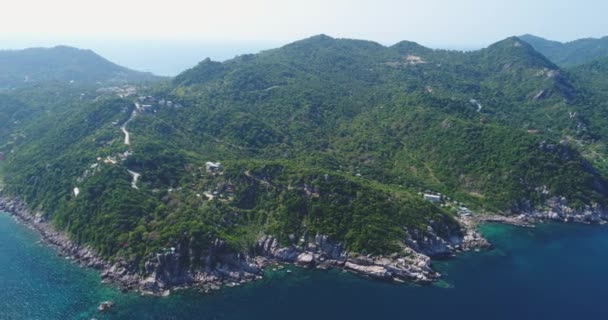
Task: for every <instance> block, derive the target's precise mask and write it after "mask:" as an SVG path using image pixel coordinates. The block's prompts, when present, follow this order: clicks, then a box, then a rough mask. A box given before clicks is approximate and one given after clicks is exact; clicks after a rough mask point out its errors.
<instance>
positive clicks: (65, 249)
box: [0, 197, 489, 295]
mask: <svg viewBox="0 0 608 320" xmlns="http://www.w3.org/2000/svg"><path fill="white" fill-rule="evenodd" d="M0 210H4V211H8V212H10V213H12V214H13V215H14V216H15V217H16V218H18V219H19V220H20V221H22V222H23V223H25V224H26V225H28V226H29V227H31V228H33V229H35V230H37V231H38V232H39V233H40V234H41V235H42V237H43V239H44V240H45V241H46V242H48V243H49V244H50V245H52V246H53V247H55V248H56V249H57V250H58V252H59V254H61V255H66V256H68V257H70V258H72V259H74V261H75V262H77V263H79V264H80V265H82V266H87V267H91V268H95V269H98V270H100V272H101V277H102V279H103V280H104V281H105V282H110V283H114V284H117V285H119V286H120V287H121V288H123V289H124V290H135V291H140V292H142V293H148V294H159V295H160V294H168V293H169V292H170V291H169V290H171V289H176V288H185V287H193V286H195V287H199V288H201V289H202V290H204V291H209V290H213V289H218V288H220V287H221V286H222V285H235V284H239V283H243V282H247V281H252V280H255V279H259V278H261V277H262V273H263V269H264V268H265V267H267V266H269V265H271V264H275V263H291V264H295V265H298V266H301V267H309V268H313V267H314V268H321V269H326V268H341V269H344V270H348V271H351V272H354V273H357V274H361V275H365V276H369V277H371V278H375V279H382V280H389V281H416V282H423V283H425V282H431V281H433V280H434V279H436V278H438V277H439V276H440V274H439V273H437V272H435V271H434V270H433V269H432V268H431V257H435V256H446V255H452V254H454V253H456V252H459V251H465V250H470V249H471V248H474V247H487V246H488V245H489V244H488V242H487V241H485V239H483V238H482V237H481V236H480V235H479V233H478V232H477V231H476V230H475V224H472V223H469V222H468V221H467V220H466V219H465V220H461V221H460V224H461V228H458V229H454V230H452V229H442V228H444V226H442V225H441V224H440V223H437V224H433V226H429V227H428V228H427V230H425V231H407V232H406V234H407V238H406V239H404V240H403V243H402V250H401V252H396V253H394V254H391V255H388V256H373V255H361V254H356V253H352V252H348V251H347V250H345V248H344V247H343V245H342V244H341V243H338V242H334V241H332V240H331V239H330V238H329V237H328V236H325V235H315V236H312V237H310V238H308V239H300V241H298V244H295V243H294V244H290V245H281V243H280V242H279V241H278V239H277V238H275V237H273V236H272V235H264V236H262V237H260V239H258V241H257V242H256V243H255V244H254V245H253V247H252V248H251V249H250V250H249V252H246V253H239V252H234V251H233V250H231V249H230V248H229V247H228V246H227V245H226V243H225V242H224V241H222V240H221V239H215V240H214V241H213V242H212V243H211V244H210V246H208V247H207V248H206V249H204V250H203V251H198V252H197V251H196V250H195V249H193V248H194V246H193V245H192V243H193V242H194V241H195V239H182V240H181V241H180V242H179V243H176V245H175V247H173V248H169V249H167V250H165V251H163V252H158V253H156V254H151V255H149V256H148V257H146V259H145V262H144V264H143V269H142V268H141V267H140V266H139V265H136V264H134V263H130V262H127V261H125V260H122V259H116V260H115V261H111V262H110V261H108V260H106V259H103V258H102V257H101V256H100V255H99V254H97V253H96V252H95V250H93V249H92V248H90V247H87V246H82V245H79V244H77V243H75V242H73V241H72V240H70V239H69V238H68V237H67V236H66V235H65V234H63V233H61V232H58V231H56V230H55V229H54V228H53V227H52V226H51V225H50V224H49V223H48V222H47V221H46V220H45V219H44V215H42V213H33V212H31V211H30V210H29V209H28V207H27V206H26V205H25V204H24V203H23V202H21V201H20V200H19V199H12V198H6V197H2V198H0Z"/></svg>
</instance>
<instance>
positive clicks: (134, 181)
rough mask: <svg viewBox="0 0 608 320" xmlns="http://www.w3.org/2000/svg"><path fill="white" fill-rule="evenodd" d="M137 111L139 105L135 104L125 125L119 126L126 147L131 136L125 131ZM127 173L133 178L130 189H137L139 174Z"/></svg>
mask: <svg viewBox="0 0 608 320" xmlns="http://www.w3.org/2000/svg"><path fill="white" fill-rule="evenodd" d="M138 109H139V105H138V104H137V103H135V109H134V110H133V112H132V113H131V116H130V117H129V119H128V120H127V121H125V123H123V124H122V126H120V130H121V131H122V133H124V135H125V144H126V145H127V146H131V134H130V133H129V131H127V125H128V124H129V122H131V121H132V120H133V118H135V116H136V115H137V110H138ZM127 171H128V172H129V174H130V175H131V177H133V180H132V181H131V187H132V188H133V189H139V187H138V186H137V181H138V180H139V178H140V177H141V174H140V173H137V172H135V171H131V170H128V169H127Z"/></svg>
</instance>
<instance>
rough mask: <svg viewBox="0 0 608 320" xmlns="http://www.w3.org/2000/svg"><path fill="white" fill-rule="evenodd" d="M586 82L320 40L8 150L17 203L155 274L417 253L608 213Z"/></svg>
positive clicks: (96, 104) (165, 89) (529, 59)
mask: <svg viewBox="0 0 608 320" xmlns="http://www.w3.org/2000/svg"><path fill="white" fill-rule="evenodd" d="M591 69H592V70H595V69H596V68H595V67H593V68H591ZM587 73H588V72H586V71H585V70H584V69H583V68H581V69H580V71H579V72H575V71H564V70H561V69H560V68H559V67H557V66H556V65H555V64H554V63H552V62H550V61H549V60H548V59H547V58H545V57H544V56H543V55H541V54H540V53H538V52H537V51H536V50H534V49H533V48H532V46H530V45H528V44H527V43H526V42H524V41H522V40H520V39H519V38H516V37H513V38H508V39H505V40H503V41H500V42H498V43H496V44H494V45H492V46H490V47H488V48H486V49H482V50H479V51H475V52H467V53H463V52H456V51H445V50H432V49H428V48H424V47H422V46H420V45H418V44H415V43H412V42H400V43H398V44H396V45H394V46H391V47H385V46H382V45H380V44H377V43H374V42H369V41H360V40H351V39H334V38H331V37H329V36H326V35H320V36H315V37H312V38H308V39H304V40H302V41H298V42H295V43H292V44H288V45H286V46H284V47H281V48H277V49H274V50H268V51H264V52H262V53H260V54H256V55H242V56H238V57H236V58H235V59H232V60H228V61H226V62H214V61H211V60H209V59H207V60H204V61H202V62H201V63H199V64H198V65H197V66H195V67H193V68H192V69H190V70H187V71H185V72H183V73H182V74H180V75H179V76H177V77H175V78H174V79H173V80H172V81H171V82H167V83H162V84H159V85H157V86H154V87H151V88H147V89H140V90H143V91H141V92H140V94H139V95H141V96H144V97H142V98H141V99H137V100H136V101H133V100H130V99H124V98H116V97H113V96H111V95H98V96H96V97H95V98H94V99H89V100H87V99H85V100H78V102H75V104H74V106H77V107H67V108H66V107H63V108H54V107H53V108H52V110H53V112H51V113H50V114H47V115H46V116H44V117H39V118H37V119H38V120H37V121H34V122H32V123H30V124H29V125H28V126H27V127H25V128H21V130H23V131H22V133H23V137H22V138H20V139H19V140H18V141H16V142H14V143H13V144H10V145H7V146H5V151H6V153H7V155H8V156H7V159H6V161H5V162H4V163H3V164H2V170H3V171H2V175H3V180H4V184H5V190H4V192H5V193H6V194H10V195H13V196H16V195H19V196H20V197H21V198H22V199H23V200H24V201H26V202H27V203H28V205H29V206H30V207H31V208H32V209H35V210H40V211H42V212H44V213H46V215H47V216H48V218H49V219H50V220H52V221H53V223H54V224H55V225H56V226H57V227H59V228H60V229H62V230H65V231H67V232H68V233H69V234H70V235H71V236H72V237H73V238H74V239H76V240H77V241H78V242H79V243H83V244H88V245H91V246H93V247H94V248H95V249H97V250H98V251H99V252H101V253H102V254H103V255H104V256H105V257H107V258H108V259H124V260H126V261H129V262H130V263H131V264H132V265H137V266H139V268H140V269H138V270H140V271H141V270H142V269H143V268H144V265H146V263H147V262H149V261H150V260H149V257H150V256H151V255H152V256H153V255H154V254H155V253H158V252H161V251H162V250H165V249H166V248H169V247H172V246H173V247H179V246H180V245H181V246H182V247H185V246H188V247H189V248H190V253H189V257H190V258H192V259H194V258H193V257H200V256H205V255H206V254H209V252H211V251H213V250H215V249H213V248H214V247H213V245H212V244H213V243H217V242H218V241H223V242H225V243H226V244H227V246H228V247H229V248H230V250H231V252H241V253H248V254H252V252H253V251H255V250H254V248H256V243H257V241H258V240H259V239H260V238H261V237H262V236H263V235H271V236H273V237H276V238H277V239H278V241H279V242H280V245H281V246H289V245H290V244H291V245H295V244H296V243H300V245H301V244H302V242H303V243H306V242H307V241H311V239H314V238H315V236H317V235H324V236H327V237H328V239H330V240H331V241H332V242H333V243H339V244H341V245H343V247H344V248H345V249H346V250H348V251H349V252H352V253H362V254H370V253H371V254H383V255H390V254H393V253H394V254H396V255H403V254H405V253H404V252H405V251H403V250H404V248H407V247H408V244H407V243H408V242H407V241H409V240H407V239H409V238H408V237H409V236H410V235H412V234H422V235H424V237H427V238H426V239H428V238H429V237H431V236H430V235H434V236H432V238H433V239H435V238H437V239H442V240H437V241H439V242H441V241H444V242H448V241H454V239H455V238H456V239H461V238H462V236H463V234H464V233H465V232H466V230H465V229H464V227H463V226H462V225H461V224H460V223H459V222H458V220H459V219H460V218H459V216H458V214H457V211H459V210H462V209H461V208H460V206H463V205H464V206H467V207H469V208H471V209H473V210H474V211H475V212H477V213H478V214H486V213H500V214H521V213H524V214H535V213H537V212H546V211H550V210H562V211H563V212H566V213H565V214H566V215H567V216H565V218H572V215H578V214H580V213H581V212H586V211H590V210H596V209H597V210H600V209H598V208H603V207H604V206H605V205H606V202H607V201H608V197H607V196H608V184H607V182H606V180H605V177H606V173H607V172H608V170H607V168H608V167H606V166H604V164H605V162H604V155H605V154H606V153H605V151H604V150H603V149H602V146H603V141H605V139H606V136H605V134H606V133H605V132H604V131H603V130H601V129H600V127H601V124H602V122H601V121H602V120H597V119H595V117H596V115H597V114H598V112H600V113H601V112H603V111H601V110H603V109H602V108H603V107H602V106H601V105H598V104H597V101H599V100H598V99H599V98H598V97H600V96H599V93H596V92H595V91H594V90H592V89H590V87H589V85H588V83H587V82H585V81H592V82H593V83H597V84H598V86H601V85H602V84H601V83H600V82H598V81H594V80H593V79H592V78H590V76H588V75H587ZM600 78H601V77H600ZM68 91H69V89H68ZM7 99H8V98H7ZM40 99H42V97H40ZM6 101H7V103H9V102H10V100H6ZM73 101H75V100H73ZM134 103H135V104H134ZM0 107H2V104H0ZM0 110H1V109H0ZM0 114H2V113H0ZM132 114H133V115H135V116H134V117H131V115H132ZM12 117H16V115H14V114H13V116H12ZM127 125H128V127H127ZM125 128H128V131H129V133H130V143H129V144H128V145H127V144H126V143H125V140H124V136H123V130H126V129H125ZM218 161H219V162H220V163H221V166H218V167H215V166H216V165H215V164H214V163H215V162H218ZM134 173H137V174H141V176H138V177H139V178H138V180H133V176H134ZM76 188H77V189H78V192H76V191H75V190H76ZM424 192H438V193H441V194H443V195H444V197H447V198H450V199H451V200H446V201H445V202H444V203H443V204H433V203H430V202H427V201H424V200H423V197H422V195H421V194H420V193H424ZM556 201H558V204H559V206H560V207H559V208H556V205H555V203H556ZM592 208H595V209H592ZM560 212H561V211H560ZM568 215H570V216H568ZM298 239H301V240H298ZM420 239H422V238H420ZM421 241H423V240H421ZM433 241H434V240H433ZM182 258H183V257H182ZM184 259H185V258H184ZM192 261H194V260H192ZM197 261H198V260H197ZM199 263H202V262H200V261H199ZM190 264H196V263H194V262H190ZM202 264H203V265H204V266H207V267H208V266H209V264H208V263H207V262H205V263H202ZM192 268H195V266H192Z"/></svg>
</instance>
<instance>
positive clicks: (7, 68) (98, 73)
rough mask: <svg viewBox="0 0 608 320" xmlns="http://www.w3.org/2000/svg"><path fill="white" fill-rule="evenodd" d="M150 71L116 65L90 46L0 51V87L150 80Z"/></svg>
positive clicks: (153, 77)
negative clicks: (51, 83) (89, 47)
mask: <svg viewBox="0 0 608 320" xmlns="http://www.w3.org/2000/svg"><path fill="white" fill-rule="evenodd" d="M154 80H157V77H156V76H154V75H152V74H151V73H144V72H138V71H133V70H130V69H127V68H125V67H121V66H119V65H116V64H114V63H112V62H110V61H108V60H106V59H104V58H103V57H101V56H99V55H97V54H96V53H94V52H93V51H91V50H82V49H77V48H72V47H67V46H57V47H53V48H29V49H24V50H3V51H0V89H2V88H13V87H23V86H27V85H32V84H40V83H45V82H50V81H56V82H72V83H74V82H75V83H88V84H92V83H96V82H102V83H114V84H120V83H125V82H139V81H154Z"/></svg>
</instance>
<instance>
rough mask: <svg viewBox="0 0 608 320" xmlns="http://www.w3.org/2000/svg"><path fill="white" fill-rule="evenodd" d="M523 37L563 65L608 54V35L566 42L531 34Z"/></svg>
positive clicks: (575, 63)
mask: <svg viewBox="0 0 608 320" xmlns="http://www.w3.org/2000/svg"><path fill="white" fill-rule="evenodd" d="M521 39H522V40H524V41H526V42H528V43H529V44H531V45H532V46H533V47H534V48H535V49H536V50H538V52H540V53H542V54H544V55H545V56H547V58H549V59H551V61H553V62H555V63H556V64H558V65H560V66H562V67H572V66H578V65H581V64H585V63H588V62H591V61H593V60H595V59H597V58H600V57H606V56H608V37H603V38H599V39H595V38H585V39H579V40H575V41H571V42H566V43H562V42H558V41H551V40H547V39H543V38H540V37H536V36H533V35H529V34H528V35H524V36H521Z"/></svg>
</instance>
